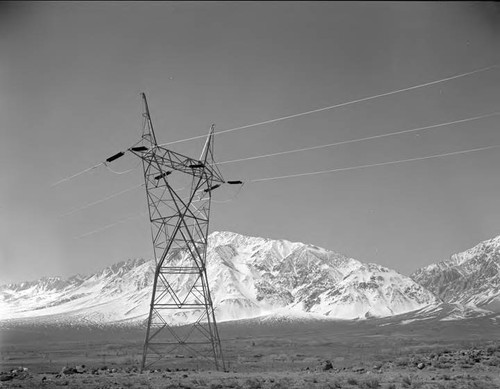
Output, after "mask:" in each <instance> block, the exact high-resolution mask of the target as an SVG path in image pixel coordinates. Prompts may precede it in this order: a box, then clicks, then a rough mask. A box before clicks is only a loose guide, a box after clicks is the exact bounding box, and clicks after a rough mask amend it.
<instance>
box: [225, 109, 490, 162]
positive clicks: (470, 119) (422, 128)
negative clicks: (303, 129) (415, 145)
mask: <svg viewBox="0 0 500 389" xmlns="http://www.w3.org/2000/svg"><path fill="white" fill-rule="evenodd" d="M498 115H500V112H494V113H489V114H485V115H480V116H474V117H470V118H466V119H460V120H454V121H451V122H446V123H439V124H433V125H430V126H425V127H417V128H412V129H409V130H402V131H396V132H389V133H386V134H380V135H373V136H367V137H364V138H358V139H351V140H345V141H340V142H335V143H328V144H323V145H318V146H311V147H303V148H300V149H294V150H286V151H279V152H277V153H270V154H263V155H256V156H253V157H246V158H238V159H232V160H229V161H223V162H217V164H218V165H223V164H227V163H235V162H243V161H251V160H254V159H260V158H267V157H275V156H278V155H285V154H292V153H298V152H301V151H309V150H318V149H323V148H326V147H332V146H339V145H344V144H349V143H356V142H362V141H365V140H371V139H378V138H385V137H388V136H392V135H399V134H406V133H410V132H415V131H422V130H429V129H432V128H438V127H444V126H449V125H452V124H458V123H466V122H470V121H473V120H479V119H484V118H487V117H492V116H498Z"/></svg>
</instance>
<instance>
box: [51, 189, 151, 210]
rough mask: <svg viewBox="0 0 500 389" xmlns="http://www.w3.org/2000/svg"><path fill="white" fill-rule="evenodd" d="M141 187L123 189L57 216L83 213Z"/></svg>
mask: <svg viewBox="0 0 500 389" xmlns="http://www.w3.org/2000/svg"><path fill="white" fill-rule="evenodd" d="M141 186H144V183H142V184H139V185H136V186H133V187H131V188H127V189H124V190H122V191H120V192H117V193H113V194H112V195H110V196H106V197H104V198H102V199H99V200H96V201H93V202H91V203H88V204H85V205H83V206H81V207H79V208H76V209H73V210H72V211H69V212H66V213H63V214H61V215H59V217H64V216H69V215H73V214H74V213H77V212H79V211H83V210H84V209H87V208H90V207H92V206H94V205H97V204H100V203H103V202H105V201H107V200H110V199H113V198H115V197H118V196H120V195H122V194H124V193H127V192H130V191H132V190H134V189H137V188H140V187H141Z"/></svg>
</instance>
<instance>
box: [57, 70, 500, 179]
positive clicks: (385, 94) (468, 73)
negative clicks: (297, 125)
mask: <svg viewBox="0 0 500 389" xmlns="http://www.w3.org/2000/svg"><path fill="white" fill-rule="evenodd" d="M498 66H499V65H492V66H488V67H485V68H481V69H476V70H472V71H470V72H466V73H461V74H457V75H454V76H450V77H446V78H442V79H440V80H436V81H431V82H426V83H423V84H418V85H413V86H410V87H406V88H402V89H397V90H393V91H390V92H385V93H381V94H378V95H373V96H368V97H363V98H361V99H356V100H351V101H346V102H343V103H340V104H335V105H331V106H329V107H323V108H318V109H313V110H311V111H306V112H300V113H297V114H293V115H288V116H282V117H279V118H276V119H271V120H266V121H263V122H257V123H253V124H247V125H245V126H240V127H235V128H230V129H227V130H222V131H218V132H216V133H215V134H216V135H220V134H225V133H228V132H233V131H239V130H244V129H247V128H251V127H257V126H261V125H264V124H270V123H275V122H278V121H282V120H287V119H292V118H296V117H299V116H304V115H310V114H312V113H316V112H322V111H326V110H330V109H334V108H340V107H345V106H347V105H351V104H356V103H360V102H363V101H368V100H373V99H376V98H379V97H384V96H390V95H393V94H396V93H401V92H405V91H410V90H414V89H419V88H424V87H426V86H430V85H435V84H439V83H442V82H446V81H450V80H454V79H457V78H461V77H466V76H470V75H473V74H476V73H480V72H485V71H488V70H491V69H495V68H498ZM205 137H206V135H197V136H193V137H191V138H185V139H180V140H176V141H172V142H167V143H162V144H160V145H158V146H167V145H171V144H176V143H181V142H187V141H190V140H195V139H200V138H205ZM141 141H142V139H141V140H140V141H138V142H136V143H135V144H134V145H133V146H135V145H137V144H138V143H140V142H141ZM133 146H131V147H133ZM124 152H125V151H122V152H120V153H119V154H121V153H124ZM122 155H123V154H122ZM101 165H106V161H103V162H100V163H98V164H97V165H94V166H92V167H89V168H87V169H84V170H82V171H80V172H78V173H75V174H73V175H71V176H68V177H65V178H63V179H61V180H59V181H57V182H55V183H53V184H52V185H51V187H54V186H56V185H59V184H61V183H63V182H66V181H69V180H71V179H73V178H76V177H78V176H80V175H82V174H84V173H87V172H89V171H91V170H93V169H96V168H97V167H99V166H101ZM117 174H123V173H117Z"/></svg>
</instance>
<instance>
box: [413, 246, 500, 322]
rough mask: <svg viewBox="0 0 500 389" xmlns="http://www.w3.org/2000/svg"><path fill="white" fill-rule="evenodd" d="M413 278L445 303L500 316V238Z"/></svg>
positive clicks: (433, 266) (418, 271)
mask: <svg viewBox="0 0 500 389" xmlns="http://www.w3.org/2000/svg"><path fill="white" fill-rule="evenodd" d="M411 278H412V279H413V280H414V281H416V282H418V283H419V284H420V285H422V286H424V287H425V288H427V289H428V290H430V291H432V292H433V293H434V294H435V295H436V296H438V297H439V298H441V299H442V300H443V301H445V302H448V303H452V304H459V305H463V306H466V307H478V308H482V309H486V310H489V311H493V312H500V236H497V237H496V238H493V239H490V240H486V241H484V242H481V243H479V244H478V245H477V246H475V247H473V248H471V249H469V250H467V251H464V252H462V253H459V254H454V255H452V256H451V258H450V259H448V260H446V261H443V262H439V263H437V264H433V265H429V266H426V267H424V268H422V269H419V270H417V271H416V272H414V273H413V274H412V275H411Z"/></svg>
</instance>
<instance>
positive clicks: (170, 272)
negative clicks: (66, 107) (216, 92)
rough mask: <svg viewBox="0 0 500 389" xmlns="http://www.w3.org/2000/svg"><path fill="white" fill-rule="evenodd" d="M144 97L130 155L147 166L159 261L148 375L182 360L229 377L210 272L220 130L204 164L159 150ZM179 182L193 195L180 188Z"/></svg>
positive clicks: (207, 148) (205, 153) (149, 334)
mask: <svg viewBox="0 0 500 389" xmlns="http://www.w3.org/2000/svg"><path fill="white" fill-rule="evenodd" d="M141 96H142V99H143V102H144V113H143V117H144V123H143V134H142V140H141V144H140V145H136V146H135V147H132V148H131V149H130V151H131V152H132V153H134V154H135V155H137V156H138V157H140V158H141V159H142V165H143V170H144V181H145V187H146V195H147V201H148V208H149V219H150V221H151V232H152V238H153V249H154V256H155V261H156V269H155V275H154V284H153V292H152V296H151V305H150V310H149V317H148V324H147V332H146V340H145V342H144V351H143V358H142V364H141V370H143V369H145V368H149V367H150V366H151V365H152V364H156V363H158V362H159V361H163V362H164V363H167V364H168V363H171V364H172V366H173V365H174V364H175V363H176V360H175V358H181V357H182V358H189V360H187V359H185V360H184V361H186V362H191V363H196V365H197V366H200V365H203V362H207V361H208V362H209V363H210V364H212V363H213V364H215V368H216V369H217V370H219V369H222V370H225V365H224V359H223V356H222V349H221V343H220V338H219V333H218V330H217V323H216V321H215V314H214V307H213V304H212V298H211V296H210V288H209V282H208V279H207V270H206V253H207V238H208V227H209V215H210V202H211V196H212V191H213V190H215V189H216V188H218V187H219V186H220V185H222V184H223V183H224V179H223V178H222V175H221V173H220V171H219V170H218V168H217V167H216V165H215V163H214V156H213V146H214V126H213V125H212V127H211V129H210V132H209V134H208V136H207V139H206V142H205V146H204V147H203V151H202V153H201V156H200V159H193V158H190V157H187V156H184V155H182V154H179V153H176V152H174V151H171V150H168V149H167V148H165V147H163V146H161V145H158V143H157V140H156V136H155V133H154V129H153V123H152V121H151V116H150V114H149V108H148V103H147V100H146V96H145V94H144V93H142V94H141ZM179 177H184V178H186V180H187V185H186V187H184V188H177V187H176V182H177V181H179V180H178V179H177V180H176V178H179ZM179 286H180V287H179ZM179 354H180V355H179ZM186 354H187V355H186ZM169 361H170V362H169Z"/></svg>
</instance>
